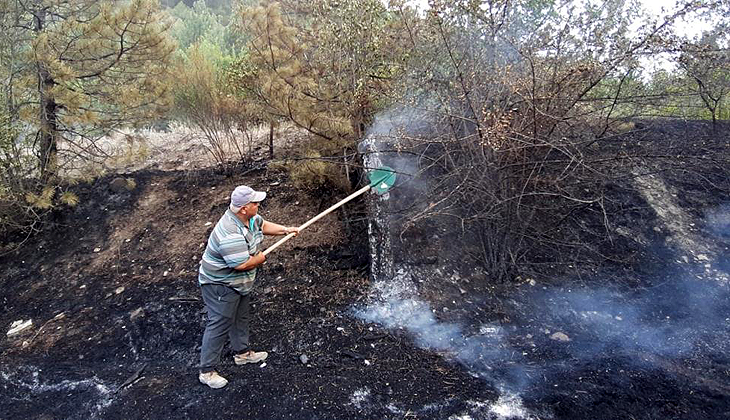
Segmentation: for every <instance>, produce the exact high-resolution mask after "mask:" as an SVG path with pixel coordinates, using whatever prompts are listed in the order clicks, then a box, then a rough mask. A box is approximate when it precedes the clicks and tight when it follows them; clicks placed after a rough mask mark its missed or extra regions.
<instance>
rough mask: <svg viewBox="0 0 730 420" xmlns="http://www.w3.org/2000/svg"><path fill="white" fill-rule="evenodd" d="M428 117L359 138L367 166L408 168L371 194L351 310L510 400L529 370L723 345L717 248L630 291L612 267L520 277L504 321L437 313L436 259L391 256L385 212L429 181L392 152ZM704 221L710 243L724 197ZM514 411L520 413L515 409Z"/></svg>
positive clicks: (725, 232)
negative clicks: (432, 299) (366, 298)
mask: <svg viewBox="0 0 730 420" xmlns="http://www.w3.org/2000/svg"><path fill="white" fill-rule="evenodd" d="M427 121H428V115H426V114H424V113H422V112H416V111H413V110H406V109H398V110H393V111H391V112H389V113H386V114H382V115H380V116H379V117H378V118H377V119H376V121H375V124H374V125H373V127H372V128H371V130H370V132H369V133H368V137H367V139H366V141H364V142H363V148H362V149H361V152H366V153H367V158H366V165H367V166H371V167H377V166H379V165H388V166H391V167H392V168H394V169H395V170H396V171H397V172H398V173H399V175H401V174H405V175H406V176H400V177H399V182H398V184H397V186H396V188H394V191H395V192H396V194H395V195H394V196H386V197H383V198H381V199H380V200H378V201H376V202H375V203H374V212H373V213H374V214H375V215H376V216H375V217H376V220H374V221H373V222H371V223H372V226H371V233H375V232H377V233H378V234H377V235H376V234H373V235H371V249H373V252H374V253H376V254H378V255H379V257H378V259H377V261H379V262H376V259H375V258H374V264H373V265H374V268H373V273H372V274H373V278H374V279H375V282H374V286H373V292H372V295H371V298H372V299H371V302H370V303H369V304H368V305H367V306H365V307H359V308H356V309H355V315H356V316H357V317H359V318H361V319H363V320H365V321H367V322H373V323H377V324H380V325H382V326H383V327H385V328H388V329H391V330H400V331H403V332H405V333H406V334H408V335H410V336H411V337H413V340H414V341H415V343H416V344H417V345H418V346H420V347H422V348H426V349H431V350H434V351H438V352H441V353H444V354H445V355H446V357H448V358H450V359H452V360H454V361H457V362H458V363H461V364H463V365H464V366H465V367H466V368H467V369H468V371H469V372H470V373H471V374H472V375H474V376H477V377H479V378H482V379H484V380H485V381H487V382H488V383H490V384H491V385H492V386H494V387H495V388H497V389H499V390H501V393H502V395H503V396H504V395H511V396H512V398H516V399H519V398H520V397H519V396H520V395H523V394H524V393H526V392H528V390H530V391H536V390H537V389H536V384H535V382H536V381H535V378H541V380H544V378H545V377H558V378H559V377H560V375H567V374H570V371H571V369H576V370H577V369H579V368H580V367H581V366H586V365H590V364H591V363H593V362H594V361H595V360H596V359H600V358H602V357H617V358H619V359H620V360H622V362H621V363H628V364H634V365H646V364H656V363H660V364H661V361H662V360H664V361H666V360H675V359H681V358H689V357H704V356H706V357H708V358H710V359H712V358H714V357H721V358H724V357H726V356H724V355H726V354H730V317H729V316H728V315H727V314H730V288H729V286H728V282H727V281H726V279H727V273H726V272H723V269H725V270H727V269H728V268H730V263H729V259H728V257H727V255H728V254H727V252H725V253H722V252H718V253H717V254H718V255H717V256H715V255H708V256H702V257H703V258H702V259H701V260H699V261H697V262H699V264H690V263H689V262H687V261H685V263H684V264H682V263H681V260H678V261H676V262H675V261H672V262H668V265H667V266H666V270H665V272H663V273H658V274H657V275H655V276H654V278H653V279H643V280H644V284H645V285H647V286H644V287H643V288H639V289H637V288H621V287H619V286H613V285H614V284H616V283H619V284H620V282H615V281H614V280H613V279H615V277H616V275H613V276H609V275H606V276H605V278H604V279H602V278H600V277H597V278H594V279H591V281H589V282H585V279H584V281H582V282H581V284H594V285H595V284H604V285H605V286H604V287H586V286H582V285H578V286H569V285H570V284H571V281H570V280H569V279H566V280H565V281H564V282H563V283H562V284H564V286H562V287H557V286H556V287H539V286H536V285H529V284H523V285H521V286H519V287H517V288H516V289H515V290H513V291H512V292H511V294H510V295H508V296H502V301H503V302H510V303H508V304H506V306H507V311H508V312H509V314H508V318H509V321H508V322H500V321H497V320H493V319H491V320H490V319H484V320H480V321H476V322H477V323H476V324H475V323H474V322H475V321H473V320H470V321H468V320H462V321H459V320H457V321H453V320H452V321H450V322H446V321H443V320H441V319H440V317H439V314H438V311H437V310H436V309H435V308H432V307H431V305H430V304H429V303H427V302H426V301H425V300H423V299H421V298H420V297H419V292H418V288H419V287H429V285H430V284H433V283H434V280H435V277H438V276H441V275H442V274H439V270H437V269H435V268H434V267H426V268H424V267H422V266H418V265H410V264H408V263H404V262H400V263H397V262H394V261H393V255H394V253H395V252H397V251H398V250H395V249H391V247H393V246H394V245H393V244H394V243H396V241H394V240H393V238H392V237H391V230H392V229H394V228H396V227H397V226H399V225H398V222H394V220H395V218H394V217H393V214H394V213H397V211H398V210H399V209H400V208H404V207H405V206H406V205H413V203H415V202H417V201H418V199H417V198H416V197H417V195H418V194H423V192H425V191H427V190H428V188H429V183H428V182H427V180H426V179H425V177H420V176H419V174H418V162H417V159H416V158H414V156H413V155H408V154H403V153H401V151H400V149H399V147H397V144H396V143H395V142H394V138H395V137H397V136H402V135H403V133H404V132H405V133H411V132H412V131H411V130H415V131H422V130H424V127H425V126H427V125H428V124H427ZM367 162H369V163H367ZM404 202H405V204H404ZM705 225H706V226H707V229H708V230H709V232H710V234H711V235H714V236H715V238H714V240H718V241H720V242H722V241H723V240H727V239H728V238H730V204H728V205H724V206H720V207H719V208H717V209H714V210H712V211H710V212H708V213H707V215H706V218H705ZM708 240H711V239H708ZM725 251H727V248H725ZM445 264H452V265H458V264H459V261H447V262H445ZM378 265H379V266H380V267H381V268H380V269H378V268H376V267H375V266H378ZM382 267H387V269H382ZM717 267H721V269H720V270H718V269H717ZM441 268H444V270H441V272H445V271H448V270H447V269H446V268H445V267H441ZM416 285H419V287H417V286H416ZM471 298H473V299H474V300H479V299H480V297H479V296H473V297H471ZM485 301H486V299H485ZM546 353H548V354H549V355H550V356H549V357H548V358H547V359H546V358H545V354H546ZM653 367H655V368H661V367H662V366H659V365H655V366H653ZM543 391H545V392H547V391H548V390H545V389H543ZM494 407H496V405H495V406H494ZM494 407H492V408H494ZM520 410H522V408H520ZM519 416H522V417H524V416H529V413H526V412H523V411H520V414H519Z"/></svg>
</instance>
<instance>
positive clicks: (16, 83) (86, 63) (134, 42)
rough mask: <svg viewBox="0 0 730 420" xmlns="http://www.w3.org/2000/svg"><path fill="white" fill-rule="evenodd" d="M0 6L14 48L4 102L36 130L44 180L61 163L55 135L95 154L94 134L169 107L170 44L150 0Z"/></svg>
mask: <svg viewBox="0 0 730 420" xmlns="http://www.w3.org/2000/svg"><path fill="white" fill-rule="evenodd" d="M0 8H2V12H3V19H2V21H1V22H2V25H3V28H2V30H3V31H4V36H5V38H4V40H5V41H6V42H10V43H12V44H13V45H14V51H15V52H16V55H15V56H13V57H12V60H14V61H15V62H16V63H17V65H16V66H15V67H14V68H15V69H16V70H17V72H15V73H13V77H12V78H10V79H8V80H9V81H10V82H11V83H12V86H11V87H10V88H9V91H11V92H12V95H11V98H12V103H11V106H10V108H11V109H12V110H13V113H14V114H15V115H18V116H19V117H20V118H21V119H23V120H24V121H25V122H26V123H27V125H28V126H29V127H32V129H33V130H35V149H36V153H37V157H38V168H39V172H40V175H41V179H42V180H43V184H47V183H49V182H51V180H52V178H53V177H54V176H55V175H56V174H57V171H58V168H59V165H60V164H61V163H62V162H59V158H58V153H59V152H58V150H59V147H58V146H59V143H60V142H61V141H66V142H69V143H72V144H74V145H75V149H77V150H84V151H85V152H87V153H88V154H90V155H93V154H94V153H97V154H100V153H102V152H101V151H100V150H99V149H98V147H97V145H96V141H97V140H98V139H99V138H100V137H102V136H103V135H105V134H107V133H109V132H110V131H112V130H114V129H117V128H121V127H124V126H130V125H138V124H141V123H143V122H146V121H149V120H150V119H152V118H154V117H155V116H156V115H158V114H159V112H160V111H161V110H164V109H165V108H166V107H167V106H168V105H169V102H170V100H169V95H168V88H167V83H166V81H167V79H168V65H169V63H170V60H171V54H172V52H173V51H174V48H175V46H174V43H173V42H172V41H171V40H170V38H169V37H168V36H167V34H166V31H167V29H168V26H169V24H168V21H167V20H166V19H165V18H164V16H163V15H161V14H160V12H159V6H158V4H157V2H156V1H154V0H131V1H102V2H98V1H91V0H29V1H25V2H18V1H13V0H2V1H0ZM18 51H19V52H20V53H17V52H18ZM3 58H4V59H7V58H6V57H3Z"/></svg>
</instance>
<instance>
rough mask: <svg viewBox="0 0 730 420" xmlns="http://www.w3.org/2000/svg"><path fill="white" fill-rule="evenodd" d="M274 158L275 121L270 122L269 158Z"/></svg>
mask: <svg viewBox="0 0 730 420" xmlns="http://www.w3.org/2000/svg"><path fill="white" fill-rule="evenodd" d="M273 158H274V122H273V121H271V122H270V123H269V159H273Z"/></svg>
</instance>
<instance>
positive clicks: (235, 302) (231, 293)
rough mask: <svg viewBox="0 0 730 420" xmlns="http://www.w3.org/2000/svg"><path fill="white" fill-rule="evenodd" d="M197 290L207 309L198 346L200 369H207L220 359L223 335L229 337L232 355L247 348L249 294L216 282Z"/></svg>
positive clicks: (223, 342)
mask: <svg viewBox="0 0 730 420" xmlns="http://www.w3.org/2000/svg"><path fill="white" fill-rule="evenodd" d="M200 290H201V293H202V294H203V302H205V306H206V309H207V310H208V321H207V323H206V325H205V333H203V345H202V347H201V349H200V371H201V372H211V371H213V370H215V367H216V366H217V365H218V363H219V362H220V359H221V351H223V346H224V345H225V344H226V338H230V340H231V348H232V349H233V351H234V353H235V354H240V353H244V352H246V351H248V325H249V320H250V312H249V304H250V303H251V296H250V295H248V294H247V295H242V294H240V293H238V292H237V291H235V290H234V289H232V288H230V287H228V286H221V285H218V284H203V285H201V286H200Z"/></svg>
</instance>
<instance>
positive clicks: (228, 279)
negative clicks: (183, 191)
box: [198, 209, 264, 295]
mask: <svg viewBox="0 0 730 420" xmlns="http://www.w3.org/2000/svg"><path fill="white" fill-rule="evenodd" d="M263 224H264V219H263V218H262V217H261V216H259V215H256V216H254V217H253V218H251V219H250V220H249V225H248V226H246V223H244V222H242V221H241V220H240V219H239V218H237V217H236V215H235V214H234V213H233V212H232V211H231V210H230V209H229V210H226V213H225V214H224V215H223V217H221V219H220V220H219V221H218V223H216V225H215V228H214V229H213V232H212V233H211V234H210V238H208V246H207V247H206V248H205V252H204V253H203V259H202V260H200V270H199V271H198V283H199V284H222V285H225V286H229V287H232V288H234V289H236V291H238V292H239V293H241V294H244V295H245V294H248V293H249V292H250V291H251V289H252V288H253V284H254V280H255V279H256V268H253V269H251V270H247V271H241V270H234V267H236V266H239V265H241V264H243V263H244V262H246V261H248V259H249V258H251V256H252V255H256V253H257V252H258V250H259V246H260V244H261V240H262V239H263V237H264V233H263V231H262V226H263Z"/></svg>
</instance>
